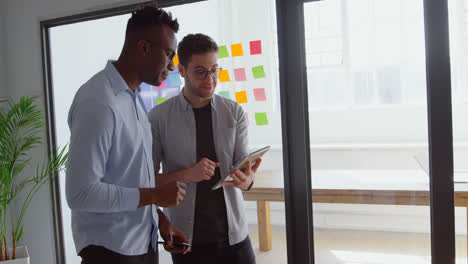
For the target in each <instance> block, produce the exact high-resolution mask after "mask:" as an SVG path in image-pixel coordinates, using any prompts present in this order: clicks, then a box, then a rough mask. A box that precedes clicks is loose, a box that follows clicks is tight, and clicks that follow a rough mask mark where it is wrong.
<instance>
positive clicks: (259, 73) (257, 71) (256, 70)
mask: <svg viewBox="0 0 468 264" xmlns="http://www.w3.org/2000/svg"><path fill="white" fill-rule="evenodd" d="M252 73H253V76H254V78H255V79H259V78H265V76H266V75H265V71H264V70H263V65H260V66H256V67H253V68H252Z"/></svg>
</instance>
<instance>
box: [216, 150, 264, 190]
mask: <svg viewBox="0 0 468 264" xmlns="http://www.w3.org/2000/svg"><path fill="white" fill-rule="evenodd" d="M260 163H262V159H261V158H258V159H257V160H256V161H255V164H254V165H253V166H252V163H251V162H250V161H247V163H246V165H245V167H244V169H242V170H239V169H236V170H234V172H233V173H231V177H232V181H224V182H223V184H224V185H230V186H234V187H237V188H239V189H241V190H243V191H246V190H247V189H248V188H249V186H250V184H252V182H253V181H254V179H255V173H256V172H257V169H258V167H259V166H260Z"/></svg>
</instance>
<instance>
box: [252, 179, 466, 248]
mask: <svg viewBox="0 0 468 264" xmlns="http://www.w3.org/2000/svg"><path fill="white" fill-rule="evenodd" d="M283 182H284V179H283V172H282V171H280V170H275V171H274V170H263V171H259V172H257V175H256V180H255V184H254V186H253V188H252V189H251V190H250V191H249V192H245V193H244V199H245V200H247V201H257V216H258V237H259V244H260V250H261V251H269V250H271V249H272V244H271V221H270V201H277V202H284V187H283ZM312 200H313V202H314V203H340V204H382V205H426V206H428V205H429V177H428V175H427V174H426V173H424V172H423V171H417V170H313V171H312ZM455 206H459V207H466V208H467V215H468V183H455ZM467 226H468V220H467ZM467 244H468V243H467Z"/></svg>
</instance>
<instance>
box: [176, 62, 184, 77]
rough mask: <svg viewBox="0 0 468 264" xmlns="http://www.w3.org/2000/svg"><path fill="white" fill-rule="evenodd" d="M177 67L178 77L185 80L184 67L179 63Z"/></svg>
mask: <svg viewBox="0 0 468 264" xmlns="http://www.w3.org/2000/svg"><path fill="white" fill-rule="evenodd" d="M177 67H179V73H180V76H182V77H184V78H185V68H184V65H182V64H181V63H179V65H178V66H177Z"/></svg>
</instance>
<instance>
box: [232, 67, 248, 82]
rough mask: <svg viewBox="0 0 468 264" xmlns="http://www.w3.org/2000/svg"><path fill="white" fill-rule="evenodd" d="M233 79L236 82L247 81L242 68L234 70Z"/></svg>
mask: <svg viewBox="0 0 468 264" xmlns="http://www.w3.org/2000/svg"><path fill="white" fill-rule="evenodd" d="M234 78H235V79H236V81H238V82H242V81H245V80H246V79H247V78H246V77H245V69H244V68H239V69H234Z"/></svg>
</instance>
